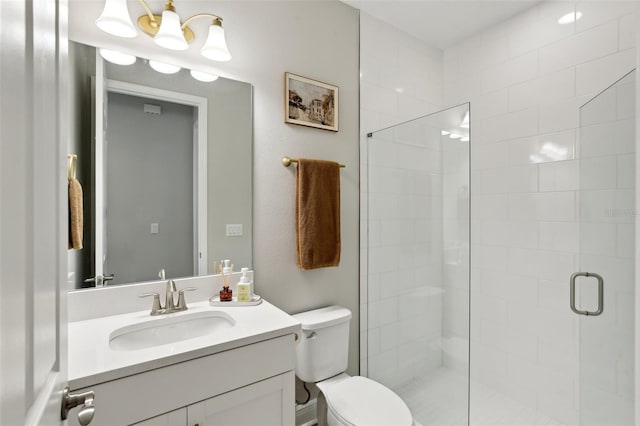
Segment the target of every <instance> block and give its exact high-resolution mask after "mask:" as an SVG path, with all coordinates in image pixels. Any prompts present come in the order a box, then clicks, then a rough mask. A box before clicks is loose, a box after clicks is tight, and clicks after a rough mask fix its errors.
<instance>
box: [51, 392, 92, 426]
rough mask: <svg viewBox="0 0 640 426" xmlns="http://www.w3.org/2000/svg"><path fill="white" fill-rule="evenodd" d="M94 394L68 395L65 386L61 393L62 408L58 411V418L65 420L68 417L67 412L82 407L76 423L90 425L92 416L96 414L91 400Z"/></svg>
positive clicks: (83, 425)
mask: <svg viewBox="0 0 640 426" xmlns="http://www.w3.org/2000/svg"><path fill="white" fill-rule="evenodd" d="M95 397H96V394H95V393H94V392H93V391H87V392H82V393H69V387H68V386H67V387H66V388H64V390H63V391H62V408H61V410H60V418H61V419H62V420H66V419H67V416H68V415H69V410H71V409H72V408H75V407H77V406H79V405H82V408H80V411H79V412H78V423H80V424H81V425H82V426H86V425H88V424H89V423H91V420H93V416H94V414H95V413H96V407H95V405H93V400H94V399H95Z"/></svg>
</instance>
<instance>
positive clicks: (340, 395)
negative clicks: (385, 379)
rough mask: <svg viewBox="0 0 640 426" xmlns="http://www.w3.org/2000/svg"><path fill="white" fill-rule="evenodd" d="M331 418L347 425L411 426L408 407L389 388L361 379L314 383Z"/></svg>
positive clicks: (353, 378) (359, 377) (352, 378)
mask: <svg viewBox="0 0 640 426" xmlns="http://www.w3.org/2000/svg"><path fill="white" fill-rule="evenodd" d="M316 384H317V385H318V388H320V390H321V391H322V393H323V394H324V397H325V399H326V401H327V409H328V410H329V411H331V414H332V415H333V417H334V418H335V419H336V420H338V421H339V422H340V423H342V424H343V425H348V426H365V425H366V426H376V425H380V426H388V425H394V426H396V425H397V426H411V425H412V424H413V416H412V415H411V412H410V411H409V407H407V405H406V404H405V403H404V401H402V399H400V397H399V396H398V395H396V394H395V393H394V392H393V391H392V390H391V389H389V388H387V387H385V386H383V385H381V384H380V383H378V382H375V381H373V380H371V379H368V378H366V377H361V376H355V377H348V378H344V379H341V380H338V381H335V382H333V383H331V382H329V383H326V382H319V383H316Z"/></svg>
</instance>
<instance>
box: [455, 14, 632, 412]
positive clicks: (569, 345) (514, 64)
mask: <svg viewBox="0 0 640 426" xmlns="http://www.w3.org/2000/svg"><path fill="white" fill-rule="evenodd" d="M574 5H576V4H575V3H573V2H549V3H543V4H541V5H539V6H537V7H535V8H533V9H531V10H529V11H527V12H525V13H523V14H521V15H519V16H517V17H515V18H513V19H510V20H508V21H507V22H504V23H502V24H500V25H498V26H496V27H494V28H492V29H490V30H488V31H485V32H482V33H480V34H476V35H474V36H473V37H470V38H469V39H467V40H465V41H463V42H461V43H459V44H458V45H456V46H453V47H451V48H449V49H446V51H445V59H444V62H445V72H444V73H445V104H455V103H460V102H465V101H471V122H472V124H471V126H472V129H471V130H472V137H471V141H472V153H471V162H472V182H473V183H474V185H473V187H472V233H473V235H472V244H473V247H472V253H473V255H472V274H471V277H472V282H471V300H472V312H471V327H472V328H471V336H472V347H471V354H472V364H471V370H472V378H473V379H474V380H478V381H480V382H481V383H483V384H484V385H489V386H491V387H492V388H494V389H497V390H499V391H502V392H504V393H506V394H508V395H509V396H510V397H512V398H515V399H517V400H520V401H521V402H522V403H524V404H527V405H529V406H532V407H533V408H536V409H538V410H540V411H542V412H543V413H545V414H547V415H549V416H551V417H554V418H556V419H557V420H559V421H562V422H565V423H571V424H574V423H576V422H577V420H578V417H577V415H578V411H577V408H578V407H577V403H578V392H577V391H578V387H579V382H578V371H577V368H576V365H577V363H576V360H577V356H578V320H577V317H576V316H574V315H573V314H571V313H570V311H569V310H568V307H567V304H568V277H569V276H570V274H571V273H572V272H573V271H574V270H576V267H577V266H578V264H577V256H576V254H577V247H578V246H577V243H578V228H577V223H576V219H577V216H576V198H575V190H576V182H577V177H578V176H577V173H578V167H576V163H575V161H573V160H574V159H575V158H576V155H575V152H576V149H577V142H576V141H577V128H578V125H579V122H578V119H579V115H578V113H579V107H580V106H581V105H582V104H584V103H585V102H586V101H587V100H589V99H590V98H591V97H593V96H594V95H595V94H596V93H597V92H599V91H601V90H603V89H605V88H606V87H607V86H609V85H610V84H612V83H613V82H614V81H615V80H617V79H618V78H620V77H621V76H623V75H624V74H625V73H626V72H628V71H630V70H631V69H632V68H633V67H635V63H636V53H635V49H634V46H635V36H634V34H633V32H634V28H635V23H636V21H635V18H634V16H633V15H632V12H633V11H634V9H635V8H636V4H635V2H634V3H632V2H578V3H577V8H578V9H579V10H580V11H582V12H583V18H582V19H581V20H579V21H578V22H577V23H576V24H575V25H573V24H571V25H564V26H561V25H559V24H558V23H557V19H558V18H559V17H560V16H561V15H563V14H565V13H568V12H570V11H572V10H573V8H574ZM546 143H552V144H554V145H553V147H554V148H555V153H552V155H553V157H551V156H549V155H546V154H548V149H543V147H544V145H545V144H546ZM548 146H549V145H548ZM474 401H476V399H474V392H473V385H472V393H471V418H472V420H473V416H474V412H477V409H478V408H479V407H477V406H476V407H474Z"/></svg>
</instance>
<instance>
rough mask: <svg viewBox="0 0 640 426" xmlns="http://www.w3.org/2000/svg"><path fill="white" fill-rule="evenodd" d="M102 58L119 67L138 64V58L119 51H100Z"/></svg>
mask: <svg viewBox="0 0 640 426" xmlns="http://www.w3.org/2000/svg"><path fill="white" fill-rule="evenodd" d="M98 52H100V56H102V57H103V58H104V59H105V60H107V61H109V62H111V63H114V64H117V65H132V64H134V63H135V62H136V57H135V56H133V55H129V54H127V53H122V52H118V51H117V50H109V49H99V50H98Z"/></svg>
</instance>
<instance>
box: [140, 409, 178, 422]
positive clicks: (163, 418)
mask: <svg viewBox="0 0 640 426" xmlns="http://www.w3.org/2000/svg"><path fill="white" fill-rule="evenodd" d="M186 424H187V409H186V408H179V409H177V410H173V411H170V412H168V413H165V414H162V415H160V416H156V417H152V418H150V419H147V420H143V421H141V422H139V423H134V426H181V425H186Z"/></svg>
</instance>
